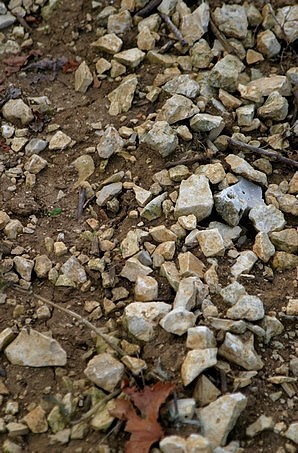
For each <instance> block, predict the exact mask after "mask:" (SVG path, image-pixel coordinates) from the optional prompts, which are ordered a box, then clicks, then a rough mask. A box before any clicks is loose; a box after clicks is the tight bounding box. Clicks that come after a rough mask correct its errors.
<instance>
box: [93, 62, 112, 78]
mask: <svg viewBox="0 0 298 453" xmlns="http://www.w3.org/2000/svg"><path fill="white" fill-rule="evenodd" d="M111 66H112V65H111V63H110V62H109V61H108V60H106V59H105V58H100V59H99V60H97V62H96V63H95V68H96V72H97V74H100V75H101V74H103V73H104V72H106V71H108V70H109V69H111Z"/></svg>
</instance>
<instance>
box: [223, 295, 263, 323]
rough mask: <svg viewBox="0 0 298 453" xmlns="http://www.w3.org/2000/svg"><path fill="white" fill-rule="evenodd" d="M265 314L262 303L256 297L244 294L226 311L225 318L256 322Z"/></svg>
mask: <svg viewBox="0 0 298 453" xmlns="http://www.w3.org/2000/svg"><path fill="white" fill-rule="evenodd" d="M264 314H265V311H264V306H263V302H262V301H261V299H260V298H259V297H257V296H249V295H248V294H245V295H243V296H240V298H239V299H238V300H237V302H236V303H235V304H234V305H233V306H232V307H231V308H229V309H228V311H227V313H226V316H227V317H228V318H231V319H247V320H248V321H258V320H259V319H263V317H264Z"/></svg>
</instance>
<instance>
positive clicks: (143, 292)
mask: <svg viewBox="0 0 298 453" xmlns="http://www.w3.org/2000/svg"><path fill="white" fill-rule="evenodd" d="M134 291H135V300H136V301H141V302H143V301H145V302H148V301H154V300H156V299H157V297H158V283H157V280H155V278H153V277H150V276H148V275H147V276H146V275H144V276H138V277H137V279H136V283H135V289H134Z"/></svg>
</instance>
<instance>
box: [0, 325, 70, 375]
mask: <svg viewBox="0 0 298 453" xmlns="http://www.w3.org/2000/svg"><path fill="white" fill-rule="evenodd" d="M4 352H5V355H6V357H7V358H8V360H9V361H10V363H12V364H13V365H20V366H29V367H43V366H64V365H66V360H67V359H66V352H65V351H64V350H63V349H62V348H61V346H60V345H59V343H58V342H57V341H56V340H54V339H53V338H50V337H48V336H46V335H44V334H42V333H40V332H37V331H36V330H33V329H32V328H30V330H29V331H27V329H22V330H21V332H20V333H19V335H18V336H17V337H16V339H15V340H14V341H13V342H12V343H10V344H9V345H8V346H7V348H6V349H5V351H4Z"/></svg>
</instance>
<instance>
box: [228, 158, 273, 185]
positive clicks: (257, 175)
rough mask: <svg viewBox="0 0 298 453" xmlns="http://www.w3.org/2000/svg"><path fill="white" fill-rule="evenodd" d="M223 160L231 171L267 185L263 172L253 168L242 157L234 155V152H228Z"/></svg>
mask: <svg viewBox="0 0 298 453" xmlns="http://www.w3.org/2000/svg"><path fill="white" fill-rule="evenodd" d="M225 161H226V162H227V164H228V165H229V166H230V167H231V170H232V172H233V173H236V174H237V175H241V176H243V177H244V178H247V179H249V180H250V181H253V182H256V183H258V184H261V185H262V186H267V185H268V182H267V177H266V175H265V173H262V172H261V171H258V170H255V169H254V168H253V167H252V166H251V165H250V164H249V163H248V162H247V161H246V160H245V159H242V157H239V156H236V155H235V154H229V155H228V156H227V157H226V158H225Z"/></svg>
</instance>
